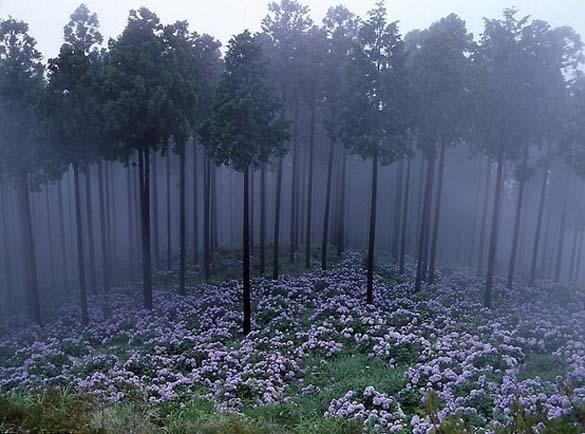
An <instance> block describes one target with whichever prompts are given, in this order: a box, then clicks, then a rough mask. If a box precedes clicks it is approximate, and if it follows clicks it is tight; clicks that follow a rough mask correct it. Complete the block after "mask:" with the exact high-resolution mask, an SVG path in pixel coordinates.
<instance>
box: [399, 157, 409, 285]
mask: <svg viewBox="0 0 585 434" xmlns="http://www.w3.org/2000/svg"><path fill="white" fill-rule="evenodd" d="M411 163H412V159H411V158H408V161H407V162H406V182H405V187H404V206H403V208H402V235H401V237H400V274H402V273H404V260H405V256H406V228H407V226H408V195H409V194H410V166H411Z"/></svg>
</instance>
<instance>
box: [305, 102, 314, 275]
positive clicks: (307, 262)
mask: <svg viewBox="0 0 585 434" xmlns="http://www.w3.org/2000/svg"><path fill="white" fill-rule="evenodd" d="M309 134H310V138H309V185H308V187H307V188H308V190H307V227H306V229H305V268H306V269H309V268H311V223H312V222H311V218H312V215H311V213H312V210H313V160H314V154H315V103H312V104H311V126H310V133H309Z"/></svg>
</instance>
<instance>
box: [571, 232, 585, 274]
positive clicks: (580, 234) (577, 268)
mask: <svg viewBox="0 0 585 434" xmlns="http://www.w3.org/2000/svg"><path fill="white" fill-rule="evenodd" d="M583 238H585V236H584V231H583V229H581V230H580V231H579V247H578V248H577V263H576V265H575V269H574V274H573V276H572V280H573V282H574V284H575V285H578V284H579V274H580V271H581V257H582V256H581V255H582V252H583V250H582V249H583Z"/></svg>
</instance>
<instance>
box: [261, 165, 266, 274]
mask: <svg viewBox="0 0 585 434" xmlns="http://www.w3.org/2000/svg"><path fill="white" fill-rule="evenodd" d="M265 272H266V165H265V164H264V163H262V167H261V168H260V275H261V276H264V273H265Z"/></svg>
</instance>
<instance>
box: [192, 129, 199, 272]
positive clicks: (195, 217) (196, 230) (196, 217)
mask: <svg viewBox="0 0 585 434" xmlns="http://www.w3.org/2000/svg"><path fill="white" fill-rule="evenodd" d="M198 187H199V186H198V182H197V141H196V140H195V139H193V262H194V263H195V264H198V263H199V213H198V211H199V209H198V208H197V205H198V202H199V201H198Z"/></svg>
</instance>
